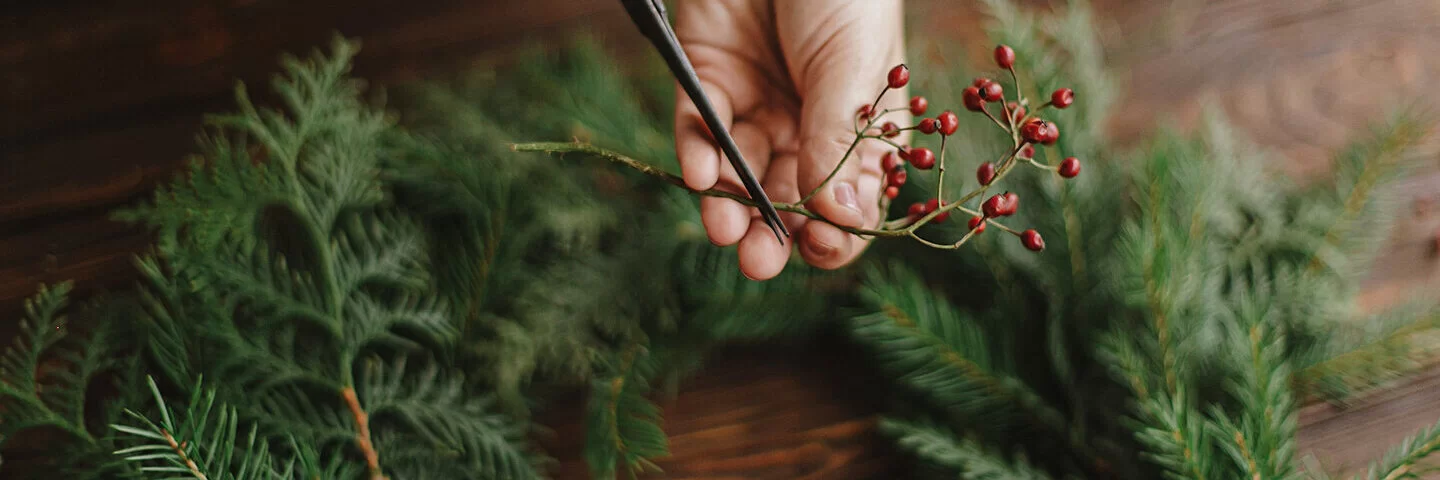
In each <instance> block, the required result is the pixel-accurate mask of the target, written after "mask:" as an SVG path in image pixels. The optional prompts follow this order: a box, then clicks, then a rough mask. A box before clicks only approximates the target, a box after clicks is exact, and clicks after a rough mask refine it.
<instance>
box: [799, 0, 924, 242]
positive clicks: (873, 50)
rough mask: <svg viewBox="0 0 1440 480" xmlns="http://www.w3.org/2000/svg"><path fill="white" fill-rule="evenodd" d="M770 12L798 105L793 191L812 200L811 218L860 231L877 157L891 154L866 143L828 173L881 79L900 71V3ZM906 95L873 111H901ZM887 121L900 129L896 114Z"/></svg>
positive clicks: (874, 1) (870, 203) (884, 0)
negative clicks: (895, 69) (796, 189)
mask: <svg viewBox="0 0 1440 480" xmlns="http://www.w3.org/2000/svg"><path fill="white" fill-rule="evenodd" d="M775 8H776V24H777V25H776V27H777V29H778V30H779V32H778V33H779V35H778V36H779V38H780V44H781V48H782V49H783V50H784V53H785V58H786V62H787V64H788V65H787V66H788V67H789V69H790V73H791V75H792V81H793V82H794V84H795V86H796V90H797V91H798V93H799V94H800V99H801V105H802V107H801V111H800V132H799V134H800V155H799V169H798V171H797V172H796V176H797V178H796V180H797V182H796V183H797V184H798V186H799V187H800V191H801V192H802V194H809V193H810V192H815V194H814V196H813V197H812V198H811V199H810V201H809V202H808V203H807V205H806V206H807V207H808V208H810V209H811V211H814V212H815V213H818V214H820V215H821V216H823V217H825V218H826V219H828V220H830V221H831V222H834V223H836V224H839V225H844V226H848V227H861V226H863V225H864V224H865V223H866V218H867V217H874V216H875V213H874V212H868V211H869V210H875V209H877V208H878V207H877V206H876V205H875V203H876V200H877V199H878V197H879V195H880V192H879V190H878V188H875V186H876V185H878V184H879V182H877V179H879V178H880V177H881V172H880V156H881V155H882V154H883V153H884V152H885V151H886V150H887V149H889V148H890V147H888V146H887V145H885V144H884V143H883V142H880V141H876V140H866V141H864V142H861V144H860V145H857V146H856V148H855V149H854V151H852V152H850V156H849V157H848V159H846V160H845V164H844V165H843V166H842V167H841V168H840V170H839V171H838V172H837V171H836V170H835V168H836V165H838V164H839V163H840V161H841V160H842V159H845V158H846V157H845V154H846V151H847V150H848V149H849V148H850V145H851V143H852V142H853V141H854V139H855V136H854V128H855V127H854V125H855V123H854V122H855V112H856V110H858V109H859V108H860V107H861V106H862V105H869V104H870V103H871V102H874V101H875V98H876V96H877V95H879V94H880V92H881V91H882V90H883V89H884V87H885V85H886V73H887V72H888V71H889V70H890V68H891V67H894V66H895V65H898V64H899V63H900V59H901V57H902V55H903V51H904V41H903V33H902V26H903V18H902V15H903V11H902V8H901V2H900V1H899V0H867V1H861V2H856V1H805V2H779V3H777V4H776V7H775ZM906 93H907V90H906V89H903V88H902V89H898V90H889V91H887V92H885V94H884V98H883V100H882V102H881V104H880V106H879V108H878V109H879V110H883V109H885V108H899V107H902V106H904V105H905V103H906V100H907V98H908V97H907V96H906ZM892 116H893V117H894V118H895V121H896V123H900V124H902V125H904V124H905V122H904V120H902V114H900V113H896V114H892ZM887 120H888V117H887ZM882 123H883V120H882ZM897 140H903V139H897ZM832 173H833V174H834V178H832V179H830V180H829V183H828V184H827V183H826V179H827V178H829V177H830V176H831V174H832ZM872 176H873V177H874V178H865V179H864V181H862V177H872ZM822 184H824V188H822V189H820V190H819V191H816V189H817V188H820V187H821V185H822ZM870 190H874V191H870ZM867 213H869V214H868V215H867Z"/></svg>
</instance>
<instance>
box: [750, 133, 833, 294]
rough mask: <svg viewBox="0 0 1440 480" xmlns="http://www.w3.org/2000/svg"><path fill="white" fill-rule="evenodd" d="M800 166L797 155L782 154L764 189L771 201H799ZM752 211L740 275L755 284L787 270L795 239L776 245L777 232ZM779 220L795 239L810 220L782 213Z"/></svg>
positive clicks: (774, 161)
mask: <svg viewBox="0 0 1440 480" xmlns="http://www.w3.org/2000/svg"><path fill="white" fill-rule="evenodd" d="M798 163H799V160H798V157H796V156H795V155H794V154H780V155H777V156H776V158H775V159H774V160H772V163H771V164H770V169H769V171H767V172H766V175H765V181H764V185H763V186H764V187H765V192H766V193H767V194H769V195H770V198H771V200H774V201H776V202H786V203H793V202H797V201H799V200H800V193H799V191H798V190H796V187H795V168H796V166H797V165H798ZM750 211H751V212H755V214H756V216H755V217H752V219H751V221H750V225H749V231H748V232H746V233H745V238H744V239H742V240H740V247H739V250H738V253H739V256H740V272H741V273H744V274H745V276H746V277H748V278H750V279H753V280H769V279H771V278H774V277H775V276H776V275H778V274H780V272H781V271H782V270H784V269H785V264H786V263H787V262H788V261H789V260H790V250H791V245H792V244H791V242H792V239H793V238H794V237H792V238H787V239H785V243H784V244H781V243H780V242H777V241H775V234H774V232H771V231H770V227H767V226H766V225H765V223H764V222H763V221H761V219H760V218H759V217H758V212H756V211H755V210H754V209H751V210H750ZM780 220H781V221H783V222H785V227H786V228H788V229H789V230H790V231H791V232H792V235H797V234H799V232H800V231H802V229H803V228H804V226H805V225H806V224H807V222H806V220H807V219H806V218H805V217H804V216H803V215H800V214H796V213H788V212H780ZM808 223H816V222H808Z"/></svg>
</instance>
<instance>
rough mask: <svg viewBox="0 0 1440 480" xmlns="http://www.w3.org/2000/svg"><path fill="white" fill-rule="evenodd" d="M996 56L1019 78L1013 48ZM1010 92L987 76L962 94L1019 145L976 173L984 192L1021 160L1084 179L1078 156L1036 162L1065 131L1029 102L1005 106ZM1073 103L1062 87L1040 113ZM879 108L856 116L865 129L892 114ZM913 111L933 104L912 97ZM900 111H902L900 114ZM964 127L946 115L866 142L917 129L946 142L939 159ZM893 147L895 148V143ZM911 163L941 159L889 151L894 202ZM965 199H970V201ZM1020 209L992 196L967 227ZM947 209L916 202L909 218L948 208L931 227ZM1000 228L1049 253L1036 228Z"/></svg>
mask: <svg viewBox="0 0 1440 480" xmlns="http://www.w3.org/2000/svg"><path fill="white" fill-rule="evenodd" d="M994 54H995V63H996V65H998V66H999V67H1000V68H1002V69H1004V70H1007V71H1009V72H1010V75H1011V77H1012V78H1014V76H1015V69H1014V67H1015V51H1014V50H1013V49H1011V48H1010V47H1008V46H1005V45H1000V46H998V47H996V48H995V52H994ZM886 81H887V90H893V89H898V88H903V87H905V86H906V85H907V84H909V82H910V70H909V68H908V67H906V66H905V65H903V64H902V65H898V66H896V67H894V68H892V69H891V70H890V72H889V74H888V75H887V76H886ZM1005 93H1006V92H1005V88H1004V87H1003V86H1002V85H1001V84H1000V82H998V81H995V80H993V79H990V78H986V77H980V78H976V79H975V81H974V82H972V83H971V84H970V86H968V87H966V88H965V89H964V90H963V91H962V92H961V101H962V103H963V105H964V107H965V109H966V110H969V111H972V112H977V113H983V114H984V115H986V116H987V117H989V118H990V119H991V120H993V121H994V123H995V124H997V125H999V127H1000V128H1002V129H1004V130H1005V131H1006V132H1011V133H1012V134H1013V138H1015V140H1016V145H1015V149H1014V150H1012V151H1011V155H1009V156H1008V158H1004V159H1002V160H1001V161H999V162H995V163H992V162H984V163H982V164H980V166H979V168H978V169H977V170H976V172H975V178H976V180H977V181H978V182H979V184H980V185H981V187H982V188H988V187H990V186H991V184H992V183H994V182H995V181H996V179H997V178H998V176H999V175H1003V174H1004V172H1005V171H1007V170H1008V169H1009V168H1010V166H1011V164H1012V163H1014V162H1017V161H1019V162H1024V163H1030V164H1032V165H1035V166H1037V167H1040V168H1045V169H1049V170H1052V171H1055V172H1056V173H1058V174H1059V175H1060V176H1061V177H1064V178H1074V177H1075V176H1077V175H1079V174H1080V160H1079V159H1077V158H1075V157H1068V158H1065V159H1064V160H1063V161H1061V162H1060V164H1059V165H1057V166H1055V167H1050V166H1047V165H1042V164H1040V163H1038V162H1036V161H1035V160H1034V158H1035V146H1036V145H1054V144H1055V143H1056V142H1057V141H1059V139H1060V129H1059V127H1058V126H1057V125H1056V124H1055V123H1054V122H1050V121H1047V120H1045V119H1042V118H1039V117H1037V116H1034V112H1030V111H1027V109H1026V101H1025V100H1024V98H1022V97H1020V96H1018V95H1017V96H1016V98H1015V99H1014V100H1012V101H1006V99H1005ZM883 95H884V91H882V93H881V96H882V97H883ZM1074 102H1075V92H1074V91H1073V90H1071V89H1069V88H1060V89H1057V90H1055V91H1054V92H1052V93H1051V94H1050V99H1049V101H1048V102H1046V103H1045V104H1044V105H1042V106H1041V107H1040V108H1038V109H1035V110H1039V109H1043V108H1045V107H1054V108H1057V109H1063V108H1067V107H1069V106H1070V105H1072V104H1073V103H1074ZM991 103H999V104H1000V109H1001V112H1000V117H1001V118H1003V121H1002V120H1001V119H1000V118H996V116H995V115H994V114H992V113H991V111H990V109H989V108H990V107H989V105H990V104H991ZM878 104H879V98H877V99H876V102H875V103H874V104H871V105H864V106H862V107H860V109H859V111H857V112H856V115H857V117H858V118H859V119H860V120H861V121H863V122H865V123H866V125H867V126H866V129H869V128H871V127H873V126H874V124H875V121H876V120H878V117H879V116H880V115H884V114H886V113H889V112H890V110H885V111H876V106H877V105H878ZM908 107H909V108H908V111H909V112H910V114H911V115H913V116H915V117H923V116H924V115H925V114H926V112H927V111H928V110H929V108H930V102H929V101H928V100H926V99H925V97H922V96H915V97H911V98H910V102H909V105H908ZM898 110H899V109H897V110H896V111H898ZM959 128H960V117H959V116H958V115H956V114H955V112H953V111H950V110H944V111H942V112H940V113H939V114H937V115H936V116H934V117H924V118H920V120H919V121H918V122H917V123H916V124H915V126H913V127H901V126H900V125H898V124H896V123H895V122H884V123H883V124H881V125H880V126H879V134H878V135H875V134H870V135H873V136H870V137H867V138H885V139H889V138H896V137H898V136H899V135H900V133H901V132H902V131H904V130H918V131H920V133H922V134H925V135H934V134H939V135H941V138H942V142H941V149H940V152H941V153H940V155H941V156H943V155H944V150H945V149H944V140H945V139H947V138H948V137H950V136H951V135H954V134H955V133H956V132H957V131H958V130H959ZM872 132H873V130H872ZM892 145H894V144H893V143H892ZM938 162H939V164H940V165H941V167H940V174H941V175H942V176H943V175H944V172H945V168H944V163H943V162H944V159H943V158H939V159H938ZM907 163H908V164H909V165H910V166H912V167H915V168H916V169H918V170H930V169H932V168H934V167H935V166H936V165H937V156H936V153H935V152H934V151H932V150H931V149H929V148H925V147H910V146H905V145H896V149H895V150H894V151H892V152H887V153H886V154H885V155H884V157H883V158H882V161H881V166H882V168H883V169H884V172H885V187H884V195H885V198H887V199H891V200H893V199H895V198H896V197H898V196H899V195H900V188H901V187H903V186H904V185H905V182H906V180H907V179H908V177H909V173H908V170H907V169H906V168H905V167H906V164H907ZM997 163H998V165H997ZM979 193H980V192H974V193H973V194H972V195H974V194H979ZM966 198H970V196H967V197H966ZM1019 204H1020V198H1019V195H1017V194H1015V193H1014V192H1005V193H1002V194H997V195H994V196H991V197H990V198H989V199H987V200H985V201H984V202H983V203H982V204H981V214H979V215H975V216H973V217H972V218H970V220H969V225H968V226H969V228H970V235H975V234H979V233H982V232H984V231H985V225H986V223H987V222H988V221H990V220H993V219H996V218H1001V217H1007V216H1010V215H1014V214H1015V212H1016V211H1017V210H1018V209H1019ZM945 207H946V203H945V202H943V201H942V200H941V199H940V198H931V199H929V200H928V201H925V202H917V203H915V204H912V205H910V208H909V211H908V212H907V213H908V215H907V218H908V221H909V222H910V223H911V224H912V225H913V224H914V222H916V221H919V220H920V219H921V218H924V217H927V216H930V215H931V214H933V213H935V212H937V211H940V210H942V209H944V210H945V211H943V212H942V213H940V214H938V215H935V216H934V217H933V218H931V219H930V221H932V222H943V221H945V220H946V219H947V218H948V217H949V216H950V208H945ZM951 208H960V209H963V210H965V211H967V212H968V211H973V210H970V209H965V208H963V207H962V206H958V205H957V206H952V207H951ZM997 225H998V224H997ZM998 226H999V227H1000V228H1002V229H1003V230H1005V231H1007V232H1010V233H1015V234H1016V235H1017V236H1019V237H1020V240H1021V243H1022V244H1023V245H1024V246H1025V247H1026V248H1028V249H1030V250H1034V251H1040V250H1043V249H1044V248H1045V240H1044V239H1043V238H1041V236H1040V234H1039V233H1038V232H1036V231H1035V230H1033V229H1032V230H1025V231H1023V232H1019V233H1016V232H1015V231H1013V230H1010V229H1009V228H1005V227H1004V225H998ZM911 228H913V227H911ZM962 242H963V239H962ZM957 246H958V243H957Z"/></svg>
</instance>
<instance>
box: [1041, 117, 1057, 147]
mask: <svg viewBox="0 0 1440 480" xmlns="http://www.w3.org/2000/svg"><path fill="white" fill-rule="evenodd" d="M1045 126H1046V128H1045V141H1044V142H1043V143H1044V144H1046V145H1054V144H1055V142H1058V141H1060V127H1059V126H1058V125H1055V122H1046V123H1045Z"/></svg>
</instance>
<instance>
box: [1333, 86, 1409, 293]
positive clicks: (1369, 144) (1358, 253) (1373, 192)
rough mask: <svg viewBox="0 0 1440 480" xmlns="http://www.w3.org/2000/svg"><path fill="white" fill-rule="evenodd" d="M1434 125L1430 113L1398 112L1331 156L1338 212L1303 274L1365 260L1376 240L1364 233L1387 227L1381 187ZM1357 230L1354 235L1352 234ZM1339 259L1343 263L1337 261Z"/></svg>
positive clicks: (1400, 171)
mask: <svg viewBox="0 0 1440 480" xmlns="http://www.w3.org/2000/svg"><path fill="white" fill-rule="evenodd" d="M1433 126H1434V123H1433V121H1432V120H1431V119H1430V118H1426V117H1422V116H1418V115H1416V114H1414V113H1413V112H1402V113H1401V114H1400V115H1398V116H1396V117H1395V118H1394V119H1393V120H1392V121H1391V123H1390V125H1387V126H1386V128H1384V129H1382V130H1379V131H1377V132H1375V133H1374V135H1373V137H1372V138H1369V139H1367V140H1365V141H1362V142H1358V143H1356V144H1354V145H1352V146H1351V147H1350V148H1349V149H1348V150H1347V151H1345V152H1344V153H1343V154H1342V155H1340V156H1339V157H1337V159H1336V169H1337V170H1338V172H1337V176H1338V179H1339V180H1338V181H1337V185H1336V187H1337V188H1336V194H1337V196H1338V197H1339V198H1338V205H1337V206H1338V209H1339V211H1338V212H1336V213H1335V214H1334V217H1333V219H1332V221H1331V223H1330V225H1329V227H1328V228H1327V229H1326V231H1325V234H1324V239H1323V241H1322V243H1321V244H1320V246H1319V247H1318V248H1317V249H1316V250H1315V252H1314V254H1313V256H1312V257H1311V260H1310V264H1309V268H1308V271H1307V273H1310V274H1316V273H1319V270H1320V269H1321V268H1330V269H1343V270H1342V271H1343V272H1346V273H1352V274H1353V273H1354V272H1353V270H1354V269H1356V268H1361V267H1362V266H1363V265H1364V264H1365V263H1364V262H1365V261H1367V260H1368V258H1369V255H1366V254H1362V253H1364V252H1373V251H1375V250H1376V248H1377V245H1378V244H1379V242H1378V240H1379V239H1373V238H1370V236H1369V235H1366V231H1367V230H1368V231H1369V232H1385V231H1389V223H1390V217H1391V215H1390V214H1389V212H1387V211H1386V209H1387V206H1388V205H1387V204H1388V203H1389V201H1388V199H1387V197H1388V192H1387V191H1386V190H1385V187H1386V186H1388V185H1389V184H1390V182H1392V181H1393V180H1394V179H1396V178H1400V177H1401V175H1402V174H1403V173H1404V172H1405V171H1406V170H1407V169H1406V168H1405V164H1404V160H1405V159H1406V158H1407V155H1408V154H1409V153H1410V152H1411V151H1412V150H1413V149H1414V147H1415V146H1416V145H1419V144H1420V143H1421V142H1422V141H1424V140H1425V139H1427V138H1429V136H1430V133H1431V131H1432V127H1433ZM1357 234H1359V235H1357ZM1339 262H1344V263H1343V264H1342V263H1339Z"/></svg>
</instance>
